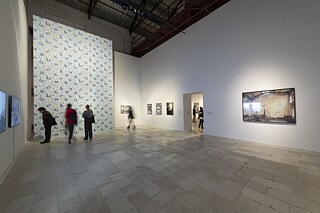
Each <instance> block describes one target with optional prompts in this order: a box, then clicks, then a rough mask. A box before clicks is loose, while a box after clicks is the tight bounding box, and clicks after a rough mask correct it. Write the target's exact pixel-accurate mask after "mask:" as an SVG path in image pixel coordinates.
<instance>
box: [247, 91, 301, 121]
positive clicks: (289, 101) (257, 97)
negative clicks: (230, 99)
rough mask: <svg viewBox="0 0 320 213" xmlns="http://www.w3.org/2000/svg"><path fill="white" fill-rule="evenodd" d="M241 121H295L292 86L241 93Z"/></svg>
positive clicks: (294, 102) (294, 99)
mask: <svg viewBox="0 0 320 213" xmlns="http://www.w3.org/2000/svg"><path fill="white" fill-rule="evenodd" d="M242 112H243V121H247V122H263V123H280V124H295V123H296V97H295V89H294V88H285V89H274V90H263V91H256V92H244V93H242Z"/></svg>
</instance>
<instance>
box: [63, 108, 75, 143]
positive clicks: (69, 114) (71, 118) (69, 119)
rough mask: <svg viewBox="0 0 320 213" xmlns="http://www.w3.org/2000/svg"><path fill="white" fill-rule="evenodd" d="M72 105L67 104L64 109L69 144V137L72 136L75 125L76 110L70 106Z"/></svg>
mask: <svg viewBox="0 0 320 213" xmlns="http://www.w3.org/2000/svg"><path fill="white" fill-rule="evenodd" d="M71 107H72V105H71V104H68V105H67V109H66V114H65V117H66V128H68V130H69V138H68V144H71V139H72V136H73V130H74V125H77V124H78V122H77V111H76V110H74V109H72V108H71Z"/></svg>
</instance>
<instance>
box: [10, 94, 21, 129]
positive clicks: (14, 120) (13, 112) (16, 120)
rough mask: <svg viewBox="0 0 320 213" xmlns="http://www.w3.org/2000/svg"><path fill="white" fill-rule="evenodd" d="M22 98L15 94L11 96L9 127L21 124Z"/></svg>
mask: <svg viewBox="0 0 320 213" xmlns="http://www.w3.org/2000/svg"><path fill="white" fill-rule="evenodd" d="M20 113H21V100H20V99H19V98H17V97H15V96H10V98H9V127H11V128H12V127H15V126H17V125H19V124H20V121H21V117H20Z"/></svg>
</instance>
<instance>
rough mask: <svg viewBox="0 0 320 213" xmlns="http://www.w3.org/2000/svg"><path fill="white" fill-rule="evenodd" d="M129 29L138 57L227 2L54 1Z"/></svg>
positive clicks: (189, 0)
mask: <svg viewBox="0 0 320 213" xmlns="http://www.w3.org/2000/svg"><path fill="white" fill-rule="evenodd" d="M56 1H58V2H60V3H63V4H65V5H68V6H70V7H72V8H75V9H77V10H80V11H83V12H85V13H87V14H88V18H89V19H90V18H91V17H92V16H96V17H98V18H101V19H103V20H106V21H108V22H111V23H113V24H116V25H118V26H121V27H124V28H126V29H128V31H129V33H130V35H131V36H132V52H131V54H132V55H134V56H137V57H141V56H143V55H144V54H146V53H148V52H149V51H151V50H152V49H154V48H156V47H157V46H159V45H160V44H162V43H163V42H165V41H167V40H168V39H170V38H171V37H173V36H175V35H176V34H178V33H181V32H182V33H183V30H184V29H186V28H187V27H189V26H190V25H192V24H193V23H195V22H197V21H199V20H200V19H202V18H203V17H205V16H207V15H208V14H210V13H211V12H212V11H214V10H216V9H217V8H219V7H221V6H222V5H224V4H225V3H227V2H228V1H230V0H56Z"/></svg>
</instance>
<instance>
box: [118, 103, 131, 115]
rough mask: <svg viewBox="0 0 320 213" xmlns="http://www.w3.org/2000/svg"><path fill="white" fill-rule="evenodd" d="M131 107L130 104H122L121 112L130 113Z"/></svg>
mask: <svg viewBox="0 0 320 213" xmlns="http://www.w3.org/2000/svg"><path fill="white" fill-rule="evenodd" d="M129 108H130V105H121V106H120V111H121V114H129Z"/></svg>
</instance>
